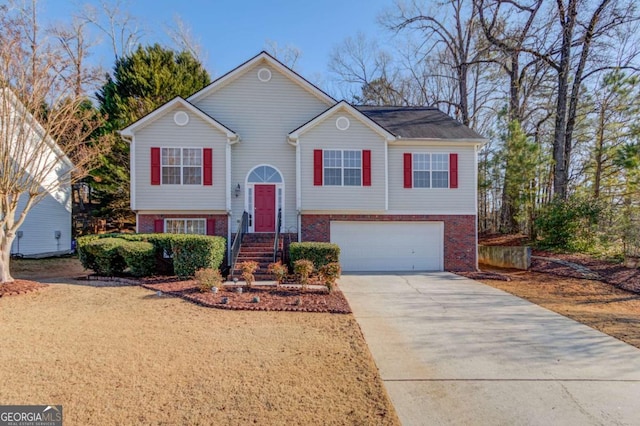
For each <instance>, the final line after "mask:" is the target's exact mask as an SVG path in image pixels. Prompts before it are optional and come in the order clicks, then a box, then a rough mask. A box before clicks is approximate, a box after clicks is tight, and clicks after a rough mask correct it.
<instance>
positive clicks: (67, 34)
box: [50, 18, 102, 98]
mask: <svg viewBox="0 0 640 426" xmlns="http://www.w3.org/2000/svg"><path fill="white" fill-rule="evenodd" d="M87 26H88V22H86V21H83V20H80V19H78V18H74V19H73V21H72V22H71V24H69V25H56V26H55V27H53V28H52V29H51V30H50V32H51V34H52V35H53V36H54V37H55V39H56V40H57V41H58V43H59V44H60V48H61V52H60V53H61V54H62V55H64V56H65V60H64V61H62V62H61V63H60V64H59V65H58V69H57V72H58V73H60V75H61V76H64V78H66V79H68V80H69V84H70V85H72V86H73V88H74V95H75V97H76V98H79V97H81V96H82V95H83V94H84V93H87V92H92V91H93V90H94V89H95V88H96V87H95V86H96V85H97V84H98V82H99V81H100V75H101V74H102V72H101V71H102V70H101V69H100V68H99V67H96V66H91V65H88V63H87V59H88V56H89V53H90V49H91V48H92V47H93V46H95V45H96V44H97V42H96V41H95V40H89V39H88V35H87ZM61 66H65V67H66V69H61V68H60V67H61Z"/></svg>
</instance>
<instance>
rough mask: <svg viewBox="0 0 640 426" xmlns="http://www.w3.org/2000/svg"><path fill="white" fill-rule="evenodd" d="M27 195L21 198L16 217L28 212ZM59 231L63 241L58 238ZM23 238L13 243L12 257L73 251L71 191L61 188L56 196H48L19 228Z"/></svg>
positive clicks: (65, 187)
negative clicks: (25, 207)
mask: <svg viewBox="0 0 640 426" xmlns="http://www.w3.org/2000/svg"><path fill="white" fill-rule="evenodd" d="M26 199H27V197H26V196H22V197H20V201H19V202H18V211H17V213H16V217H17V216H18V215H19V214H20V213H21V212H22V210H23V209H24V205H25V203H26ZM56 231H59V232H60V238H56ZM18 232H21V237H20V238H17V237H16V239H15V240H13V245H12V246H11V253H12V254H18V253H19V254H23V255H30V254H41V253H54V252H58V251H65V250H70V249H71V188H70V186H69V185H65V186H64V187H62V188H60V189H58V190H57V191H56V192H55V197H54V196H52V195H50V194H49V195H47V196H46V197H45V198H44V199H42V201H40V202H39V203H38V204H36V205H35V206H34V207H33V208H32V209H31V211H30V212H29V213H28V214H27V217H26V219H25V221H24V222H23V223H22V226H20V228H19V229H18Z"/></svg>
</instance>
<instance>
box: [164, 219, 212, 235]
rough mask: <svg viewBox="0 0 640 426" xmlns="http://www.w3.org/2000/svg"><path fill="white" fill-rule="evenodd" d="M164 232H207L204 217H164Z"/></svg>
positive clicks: (204, 233) (203, 233)
mask: <svg viewBox="0 0 640 426" xmlns="http://www.w3.org/2000/svg"><path fill="white" fill-rule="evenodd" d="M164 232H165V233H167V234H200V235H206V234H207V221H206V220H204V219H165V221H164Z"/></svg>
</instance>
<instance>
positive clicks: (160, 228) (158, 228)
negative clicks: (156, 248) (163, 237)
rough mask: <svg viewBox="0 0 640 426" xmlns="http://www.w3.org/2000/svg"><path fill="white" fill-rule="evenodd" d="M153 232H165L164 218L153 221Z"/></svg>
mask: <svg viewBox="0 0 640 426" xmlns="http://www.w3.org/2000/svg"><path fill="white" fill-rule="evenodd" d="M153 232H155V233H156V234H162V233H163V232H164V219H156V220H154V221H153Z"/></svg>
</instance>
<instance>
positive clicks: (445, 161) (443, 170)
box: [413, 154, 449, 188]
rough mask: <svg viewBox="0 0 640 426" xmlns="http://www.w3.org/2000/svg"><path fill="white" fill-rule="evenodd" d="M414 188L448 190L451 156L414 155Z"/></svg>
mask: <svg viewBox="0 0 640 426" xmlns="http://www.w3.org/2000/svg"><path fill="white" fill-rule="evenodd" d="M413 186H414V188H448V187H449V154H413Z"/></svg>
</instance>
